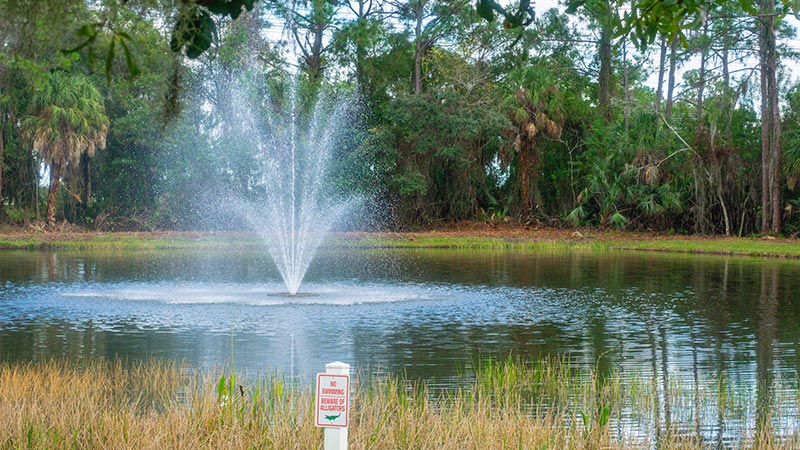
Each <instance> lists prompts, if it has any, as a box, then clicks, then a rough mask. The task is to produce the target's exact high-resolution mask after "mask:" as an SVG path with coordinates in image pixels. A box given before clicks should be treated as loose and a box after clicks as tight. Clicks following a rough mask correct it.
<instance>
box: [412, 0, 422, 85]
mask: <svg viewBox="0 0 800 450" xmlns="http://www.w3.org/2000/svg"><path fill="white" fill-rule="evenodd" d="M416 13H417V24H416V28H415V30H414V33H415V34H414V37H415V38H416V39H415V40H414V41H415V46H414V94H417V95H419V94H421V93H422V53H423V50H424V49H423V46H424V44H423V42H422V6H421V4H420V6H419V7H418V9H417V11H416Z"/></svg>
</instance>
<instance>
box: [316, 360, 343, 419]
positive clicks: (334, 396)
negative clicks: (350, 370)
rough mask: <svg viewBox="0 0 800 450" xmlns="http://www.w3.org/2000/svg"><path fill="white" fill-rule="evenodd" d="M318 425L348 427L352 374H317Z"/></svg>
mask: <svg viewBox="0 0 800 450" xmlns="http://www.w3.org/2000/svg"><path fill="white" fill-rule="evenodd" d="M316 410H317V418H316V425H317V426H318V427H345V428H346V427H347V424H348V423H349V414H348V413H349V412H350V411H349V410H350V376H349V375H331V374H329V373H320V374H317V408H316Z"/></svg>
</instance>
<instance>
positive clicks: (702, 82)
mask: <svg viewBox="0 0 800 450" xmlns="http://www.w3.org/2000/svg"><path fill="white" fill-rule="evenodd" d="M707 34H708V22H706V24H705V25H704V26H703V36H704V37H705V36H706V35H707ZM707 60H708V47H703V49H702V50H701V51H700V72H699V80H698V82H697V110H696V111H695V115H696V120H697V128H695V139H696V141H697V144H698V145H699V144H701V142H702V139H703V131H704V130H703V129H704V123H703V100H704V98H703V94H704V93H705V89H706V61H707Z"/></svg>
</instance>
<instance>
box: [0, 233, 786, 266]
mask: <svg viewBox="0 0 800 450" xmlns="http://www.w3.org/2000/svg"><path fill="white" fill-rule="evenodd" d="M537 233H538V232H537V231H531V232H527V231H524V230H510V231H508V230H507V231H505V232H500V233H499V234H495V235H492V234H486V233H484V232H483V231H480V230H478V231H476V232H474V234H471V232H470V231H463V232H435V231H432V232H420V233H339V234H334V235H333V236H330V237H329V238H328V239H327V240H326V242H325V246H326V247H328V248H369V249H387V248H388V249H391V248H401V249H414V248H429V249H462V250H467V249H469V250H476V251H522V252H551V253H552V252H573V251H580V252H607V251H613V250H628V251H659V252H675V253H696V254H711V255H736V256H755V257H778V258H792V259H794V258H800V241H797V240H768V239H760V238H726V237H675V236H660V235H648V234H641V233H602V232H588V231H587V232H586V236H584V235H583V234H578V235H576V236H577V237H576V236H573V234H571V233H570V232H568V231H566V230H546V231H544V232H542V233H539V234H537ZM263 245H264V244H263V242H262V241H261V239H260V238H258V237H257V236H256V235H254V234H251V233H191V232H185V233H184V232H163V233H158V232H157V233H53V234H47V233H16V234H14V233H12V234H7V235H0V249H6V250H37V249H66V250H112V251H116V250H135V251H148V250H156V251H157V250H165V249H187V250H191V249H201V250H202V249H237V248H253V247H263Z"/></svg>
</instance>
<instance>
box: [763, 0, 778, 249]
mask: <svg viewBox="0 0 800 450" xmlns="http://www.w3.org/2000/svg"><path fill="white" fill-rule="evenodd" d="M774 10H775V0H761V14H762V16H761V17H760V18H759V28H760V29H759V33H758V40H759V59H760V66H761V232H762V233H768V232H770V231H771V232H773V233H776V234H777V233H780V230H781V213H782V208H781V200H780V172H779V166H780V160H781V144H780V134H781V124H780V109H779V104H778V82H777V60H778V57H777V51H776V47H775V16H774V15H773V12H774Z"/></svg>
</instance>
